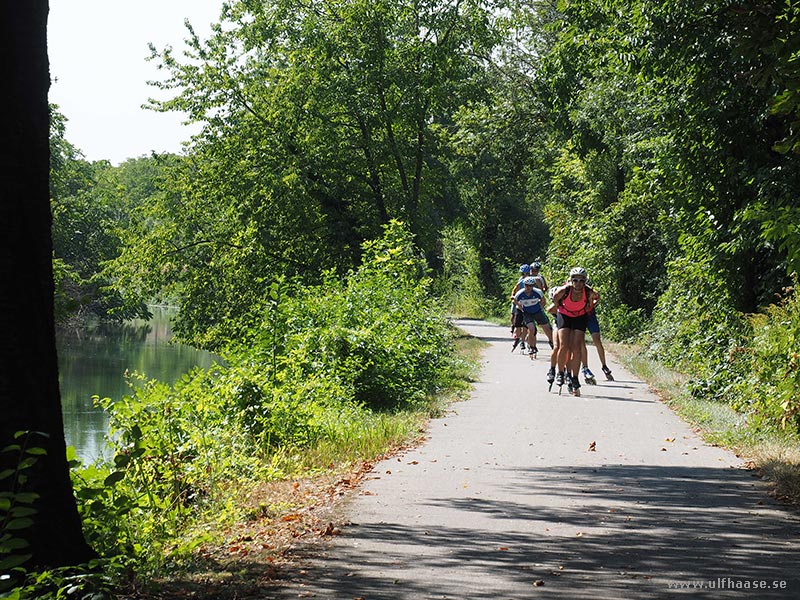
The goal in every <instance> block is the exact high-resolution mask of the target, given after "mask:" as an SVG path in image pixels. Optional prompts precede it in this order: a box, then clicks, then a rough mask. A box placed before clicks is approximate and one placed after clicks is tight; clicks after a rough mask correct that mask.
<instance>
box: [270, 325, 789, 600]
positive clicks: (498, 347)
mask: <svg viewBox="0 0 800 600" xmlns="http://www.w3.org/2000/svg"><path fill="white" fill-rule="evenodd" d="M457 324H458V325H459V326H460V327H461V328H462V329H464V330H465V331H467V332H468V333H470V334H472V335H474V336H477V337H480V338H483V339H484V340H486V341H488V342H490V346H489V347H488V348H487V350H486V352H485V355H484V363H483V369H482V373H481V376H480V381H479V382H478V383H477V384H476V385H475V390H474V393H473V394H472V397H471V399H470V400H468V401H465V402H461V403H458V404H456V405H454V407H453V411H452V412H451V413H450V414H448V415H447V416H445V417H444V418H441V419H437V420H434V421H433V422H432V423H431V425H430V430H429V434H430V439H429V440H428V441H427V442H426V443H425V444H424V445H422V446H421V447H419V448H417V449H415V450H413V451H410V452H408V453H406V454H404V455H403V456H401V457H400V458H394V459H391V460H389V461H385V462H383V463H380V464H378V465H376V467H375V469H374V473H373V475H372V477H371V479H369V480H368V481H367V482H366V483H365V485H364V486H363V491H362V492H361V494H360V495H358V496H356V497H354V498H353V499H352V501H351V502H350V503H349V504H348V506H347V507H346V514H347V518H349V519H350V521H351V524H350V525H348V526H346V527H344V528H343V532H342V535H340V536H337V537H335V538H333V540H334V541H333V542H331V545H330V546H327V547H326V548H325V549H324V552H323V554H322V556H320V557H318V558H316V559H314V560H312V562H311V563H310V564H309V566H308V568H307V569H306V574H305V575H304V576H303V577H302V578H301V579H298V581H296V582H295V583H294V584H292V585H290V586H289V587H287V588H285V589H283V590H281V591H280V592H278V593H277V594H278V596H279V597H280V598H297V597H316V598H322V599H326V600H327V599H331V600H338V599H343V600H352V599H354V598H363V599H364V600H379V599H380V600H406V599H407V600H427V599H444V598H448V599H458V600H465V599H483V598H485V599H490V598H491V599H493V600H496V599H526V598H548V599H550V598H555V599H562V598H563V599H570V600H575V599H582V598H587V599H589V598H591V599H600V598H613V599H626V600H627V599H631V598H672V597H689V596H691V597H693V598H715V599H716V598H739V599H750V598H759V599H760V598H793V599H797V598H800V545H799V544H798V542H799V541H800V518H798V516H797V515H796V514H794V513H792V512H790V511H788V510H786V509H785V508H784V507H782V506H781V505H780V504H778V503H776V502H775V501H773V500H771V499H770V498H769V497H768V496H767V494H766V488H765V487H764V485H763V484H762V483H761V482H760V481H759V480H758V479H757V478H755V477H754V476H753V474H752V473H751V472H749V471H747V470H744V469H741V468H740V462H741V461H740V460H739V459H737V458H736V456H734V455H733V454H731V453H730V452H726V451H723V450H721V449H719V448H715V447H710V446H707V445H705V444H704V443H703V442H702V441H701V440H700V439H699V437H698V436H697V435H696V434H694V433H693V432H692V431H691V430H690V429H689V428H688V427H687V426H686V424H684V423H683V422H682V421H681V420H680V419H679V418H678V417H676V416H675V415H674V414H673V413H672V412H671V411H670V410H669V409H668V408H667V407H666V406H664V405H663V404H661V403H660V402H659V401H658V399H657V398H656V397H655V396H654V395H653V394H652V393H650V392H649V391H648V389H647V386H646V385H644V384H643V383H641V382H639V381H638V380H636V379H635V378H634V377H633V376H632V375H631V374H630V373H628V372H626V371H625V370H624V369H623V368H622V367H621V366H620V365H619V364H616V363H614V362H613V361H612V362H611V363H610V365H611V367H612V369H613V370H614V374H615V376H616V381H615V382H606V381H600V382H599V383H600V384H599V385H598V386H584V387H583V388H582V391H583V395H582V397H580V398H575V397H572V396H567V395H566V386H565V388H564V395H562V396H559V395H557V394H556V393H555V392H550V393H548V391H547V384H546V382H545V372H546V370H547V366H548V357H549V349H548V348H547V344H546V342H543V341H542V340H543V337H542V336H541V335H540V341H539V348H540V353H539V354H540V357H539V358H538V359H537V360H535V361H531V360H528V358H527V357H526V356H524V355H521V354H519V353H517V354H511V353H510V347H511V344H510V340H509V338H508V329H507V328H505V327H499V326H495V325H490V324H488V323H485V322H481V321H466V320H465V321H458V322H457ZM590 362H591V363H592V364H595V365H596V363H597V360H596V354H595V353H594V350H593V349H592V348H590ZM595 371H596V372H599V369H595ZM554 389H555V388H554ZM590 444H594V446H593V447H594V451H590V450H589V448H590ZM762 581H763V582H765V583H763V584H762V583H761V582H762ZM701 585H704V586H705V588H700V587H695V586H701ZM761 585H764V586H767V588H766V589H765V588H756V589H754V586H761ZM773 585H775V586H778V587H776V588H773V587H772V586H773ZM674 586H686V587H684V588H682V589H681V588H676V587H674ZM780 586H785V587H783V588H781V587H780Z"/></svg>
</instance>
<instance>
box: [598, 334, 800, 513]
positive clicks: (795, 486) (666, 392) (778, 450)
mask: <svg viewBox="0 0 800 600" xmlns="http://www.w3.org/2000/svg"><path fill="white" fill-rule="evenodd" d="M607 347H608V350H609V351H610V352H611V353H613V354H614V355H615V356H616V357H618V358H619V359H620V360H621V361H622V363H623V364H624V365H625V367H626V368H628V369H629V370H630V371H631V372H633V373H635V374H636V375H637V376H638V377H639V378H641V379H642V380H643V381H645V382H647V384H648V385H650V387H652V388H653V389H654V390H655V391H656V393H658V395H659V396H660V397H661V398H662V400H663V401H664V402H665V403H666V404H667V405H668V406H669V407H670V408H672V409H673V410H674V411H675V412H676V413H677V414H678V415H679V416H680V417H681V418H682V419H683V420H684V421H686V422H687V423H688V424H689V425H690V426H692V428H694V429H695V430H697V431H698V433H699V434H700V435H701V436H702V438H703V439H704V440H705V441H706V442H708V443H710V444H714V445H717V446H721V447H723V448H727V449H729V450H732V451H733V452H735V453H736V455H737V456H739V457H740V458H742V459H743V460H744V461H745V462H746V464H748V466H750V467H751V468H753V469H755V470H756V471H758V473H759V475H761V476H762V477H763V478H764V480H765V481H767V482H768V483H770V484H771V485H772V486H773V495H774V496H776V497H778V498H780V499H782V500H784V501H787V502H790V503H792V504H795V505H797V504H800V438H799V437H798V436H797V435H796V434H792V433H790V432H788V431H775V430H773V429H768V428H764V427H763V425H762V424H759V423H757V422H752V421H750V420H748V418H747V416H746V415H743V414H741V413H739V412H737V411H735V410H733V409H732V408H731V407H729V406H727V405H725V404H721V403H719V402H711V401H708V400H703V399H699V398H694V397H692V396H691V395H690V394H689V393H688V392H687V391H686V381H687V379H688V378H687V377H686V376H685V375H683V374H681V373H677V372H675V371H671V370H670V369H668V368H666V367H664V366H663V365H661V364H659V363H658V362H656V361H654V360H652V359H650V358H647V357H645V356H644V355H643V354H642V353H640V351H639V349H638V348H637V347H636V346H632V345H622V344H607Z"/></svg>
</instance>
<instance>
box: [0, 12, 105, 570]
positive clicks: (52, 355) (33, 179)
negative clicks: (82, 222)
mask: <svg viewBox="0 0 800 600" xmlns="http://www.w3.org/2000/svg"><path fill="white" fill-rule="evenodd" d="M47 13H48V3H47V1H46V0H31V1H30V2H13V1H10V0H7V1H5V2H3V8H2V14H3V18H2V19H0V54H2V56H3V57H4V59H3V61H2V66H0V80H2V81H3V85H4V93H3V95H2V97H0V114H2V117H1V120H0V139H2V141H3V143H2V150H0V189H2V190H3V201H2V204H0V227H2V234H0V281H2V282H3V284H2V293H1V295H0V330H2V332H3V333H2V338H0V339H2V342H0V413H2V415H3V418H2V421H0V448H7V447H8V446H12V447H13V445H14V444H15V443H18V442H20V441H23V440H22V439H21V438H19V437H17V438H15V434H16V433H17V432H20V431H27V432H39V433H36V434H34V433H31V434H30V435H29V436H24V437H26V439H25V440H24V441H23V443H27V446H26V447H27V449H28V450H29V452H28V453H27V454H25V452H24V450H23V451H22V452H21V453H22V455H23V457H24V458H30V459H31V460H30V461H28V463H29V464H30V465H31V466H30V467H29V468H27V469H26V470H25V477H23V478H19V477H14V476H8V475H6V476H4V477H3V478H2V479H0V493H4V494H5V495H4V496H0V498H2V499H3V500H5V502H3V503H2V504H0V517H3V518H2V530H0V535H2V534H4V533H7V529H13V532H14V534H15V536H17V537H21V538H24V540H25V541H27V542H28V543H29V544H30V545H29V547H27V548H22V549H21V551H22V553H24V554H29V555H30V559H29V560H30V563H31V564H34V565H49V566H58V565H67V564H77V563H80V562H84V561H86V560H88V559H89V558H90V557H92V555H93V552H92V550H91V548H89V546H88V545H87V544H86V542H85V540H84V537H83V533H82V531H81V523H80V519H79V517H78V512H77V508H76V503H75V498H74V496H73V492H72V484H71V482H70V477H69V468H68V465H67V457H66V443H65V440H64V427H63V418H62V413H61V401H60V397H59V389H58V366H57V362H56V345H55V325H54V318H53V272H52V243H51V237H50V204H49V193H48V170H49V150H48V133H49V111H48V104H47V92H48V88H49V72H48V60H47V37H46V30H47ZM34 447H35V448H40V449H41V450H32V448H34ZM41 451H44V452H46V453H44V454H42V453H41ZM19 455H20V452H14V451H11V452H8V451H7V452H3V453H2V455H1V456H2V458H1V459H0V460H2V461H3V462H2V464H0V473H2V472H4V469H8V468H10V469H15V468H16V467H17V466H18V465H20V461H19V458H20V456H19ZM24 458H23V460H24ZM6 473H7V472H6ZM20 491H24V493H27V494H36V495H37V496H38V497H37V498H36V499H35V501H34V502H33V504H32V509H33V510H34V511H35V513H33V514H31V515H29V516H28V515H26V517H25V518H24V519H13V518H9V514H8V512H7V511H9V510H11V509H13V506H9V504H10V503H11V502H13V500H10V499H9V498H13V496H9V495H8V492H20ZM29 497H30V496H29ZM11 517H14V515H11ZM26 519H30V521H28V520H26ZM12 520H13V521H16V523H15V524H13V525H12V523H11V522H12ZM26 525H30V526H29V527H25V526H26Z"/></svg>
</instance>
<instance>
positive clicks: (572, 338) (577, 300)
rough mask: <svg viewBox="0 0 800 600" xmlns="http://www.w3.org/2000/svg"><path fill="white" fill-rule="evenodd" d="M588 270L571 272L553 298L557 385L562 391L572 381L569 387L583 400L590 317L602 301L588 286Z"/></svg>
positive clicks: (578, 268) (572, 270)
mask: <svg viewBox="0 0 800 600" xmlns="http://www.w3.org/2000/svg"><path fill="white" fill-rule="evenodd" d="M586 279H587V275H586V269H584V268H583V267H575V268H573V269H571V270H570V272H569V283H568V284H567V285H564V286H561V287H559V288H558V289H557V290H556V291H555V292H554V294H553V303H554V304H555V306H556V319H557V326H558V343H559V349H558V358H557V364H558V372H557V373H556V377H555V382H556V385H558V386H559V388H560V387H561V386H562V385H563V384H564V380H565V379H566V378H569V387H570V388H571V390H572V393H573V394H574V395H575V396H580V387H581V384H580V381H579V380H578V370H579V369H580V365H581V347H582V346H583V345H584V343H585V342H584V338H585V336H586V324H587V321H588V319H589V313H590V312H591V311H592V309H593V308H594V306H595V305H596V304H597V303H598V302H599V301H600V296H599V294H598V293H597V292H596V291H594V290H593V289H592V288H590V287H588V286H587V285H586Z"/></svg>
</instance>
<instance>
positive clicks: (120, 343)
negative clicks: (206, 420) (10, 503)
mask: <svg viewBox="0 0 800 600" xmlns="http://www.w3.org/2000/svg"><path fill="white" fill-rule="evenodd" d="M151 310H152V312H153V319H152V320H150V321H140V320H137V321H132V322H129V323H125V324H123V325H117V326H113V325H107V324H94V325H87V326H86V327H82V328H80V329H71V330H68V331H59V333H58V336H57V347H58V370H59V383H60V386H61V403H62V406H63V410H64V433H65V435H66V439H67V445H69V446H75V449H76V450H77V453H78V456H79V457H80V458H81V459H82V460H84V461H86V462H88V461H92V460H94V459H95V458H96V457H98V456H99V455H100V454H101V453H102V450H103V445H104V441H103V436H104V435H105V433H106V430H107V428H108V417H107V415H106V414H105V412H104V411H103V410H102V409H99V408H96V407H95V406H94V404H93V402H92V396H93V395H98V396H100V397H109V398H112V399H119V398H122V397H123V396H125V395H129V394H130V392H131V389H130V387H129V386H128V384H127V382H126V379H125V373H126V371H127V372H133V371H136V372H139V373H144V374H145V375H146V376H147V377H148V378H150V379H159V380H161V381H164V382H167V383H174V382H175V381H177V380H178V378H180V376H181V375H183V374H184V373H186V372H187V371H189V370H190V369H192V368H193V367H195V366H200V367H203V368H207V367H209V366H211V364H212V363H213V362H214V360H215V359H216V357H215V356H214V355H212V354H211V353H209V352H205V351H199V350H195V349H194V348H191V347H189V346H185V345H182V344H171V343H169V341H170V339H171V338H172V328H171V326H170V318H171V317H172V316H174V314H175V311H174V309H168V308H163V307H151Z"/></svg>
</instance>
